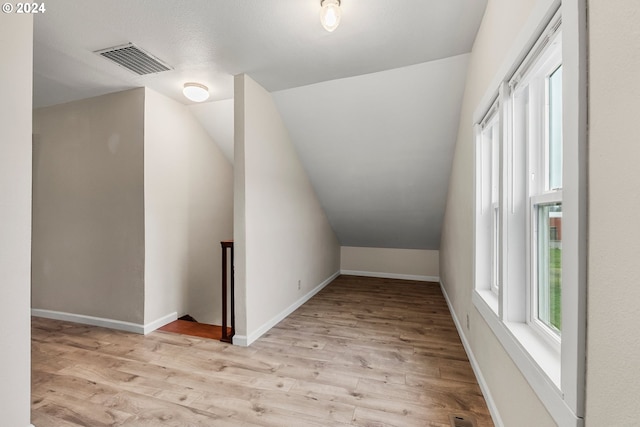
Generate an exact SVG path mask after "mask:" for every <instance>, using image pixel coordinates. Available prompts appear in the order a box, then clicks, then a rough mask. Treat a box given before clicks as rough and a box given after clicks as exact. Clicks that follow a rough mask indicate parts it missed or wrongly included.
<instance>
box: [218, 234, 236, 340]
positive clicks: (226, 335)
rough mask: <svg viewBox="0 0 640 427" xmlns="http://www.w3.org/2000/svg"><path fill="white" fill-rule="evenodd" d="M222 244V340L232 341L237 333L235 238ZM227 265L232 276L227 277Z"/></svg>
mask: <svg viewBox="0 0 640 427" xmlns="http://www.w3.org/2000/svg"><path fill="white" fill-rule="evenodd" d="M220 245H221V246H222V338H220V341H222V342H226V343H232V338H233V335H234V334H235V333H236V318H235V302H234V286H233V276H234V274H233V273H234V271H233V240H223V241H222V242H220ZM227 252H231V257H230V259H228V258H227ZM227 266H230V267H231V277H230V279H227ZM227 284H228V287H229V295H228V296H227ZM227 300H229V305H231V328H230V330H229V329H227V317H228V307H227Z"/></svg>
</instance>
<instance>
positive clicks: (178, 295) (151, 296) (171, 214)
mask: <svg viewBox="0 0 640 427" xmlns="http://www.w3.org/2000/svg"><path fill="white" fill-rule="evenodd" d="M145 94H146V99H145V119H144V129H145V135H144V192H145V193H144V201H145V213H144V217H145V316H144V317H145V324H148V323H150V322H153V321H155V320H157V319H160V318H163V317H164V316H167V315H169V314H171V313H172V312H177V313H178V316H181V315H184V314H190V315H191V316H193V317H195V318H196V319H197V320H198V321H199V322H204V323H215V324H220V322H221V307H222V305H221V274H222V273H221V261H220V260H221V248H220V241H221V240H227V239H230V238H232V237H233V195H232V191H233V170H232V168H231V164H230V163H229V161H228V160H227V158H226V157H225V156H224V155H223V153H222V152H221V151H220V148H219V147H218V145H217V144H216V142H215V141H213V140H212V139H211V138H210V137H209V135H208V134H207V132H206V131H205V130H204V129H203V128H202V126H201V125H200V124H199V123H198V121H197V120H196V119H195V117H194V116H193V115H192V113H191V112H190V111H189V109H188V108H187V107H186V106H184V105H182V104H180V103H178V102H176V101H174V100H172V99H169V98H167V97H165V96H163V95H160V94H159V93H157V92H155V91H153V90H150V89H146V90H145ZM212 119H217V118H212Z"/></svg>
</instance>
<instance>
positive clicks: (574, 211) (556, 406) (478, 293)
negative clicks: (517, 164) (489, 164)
mask: <svg viewBox="0 0 640 427" xmlns="http://www.w3.org/2000/svg"><path fill="white" fill-rule="evenodd" d="M557 10H560V11H561V14H562V32H563V38H562V50H563V58H562V64H563V145H564V148H563V159H564V160H563V162H564V163H563V187H564V188H563V192H562V199H563V200H562V202H563V231H562V233H563V241H571V242H573V248H572V249H571V250H569V251H565V250H564V249H565V248H564V247H563V272H562V275H563V276H562V280H563V296H562V298H563V302H562V304H563V307H562V329H563V333H562V343H561V348H562V350H561V352H560V353H558V352H557V351H556V349H554V348H553V346H551V345H549V343H548V342H547V341H546V340H545V339H542V338H541V336H540V335H539V334H537V333H532V329H531V328H530V327H527V324H526V321H520V319H516V320H515V321H512V320H511V319H509V318H508V317H509V315H508V313H504V312H503V310H504V307H503V306H504V301H505V300H506V299H508V298H511V297H512V296H511V295H508V293H509V291H508V290H507V289H506V288H507V287H506V286H501V291H500V294H499V295H498V296H497V297H496V296H495V294H494V293H493V292H491V291H490V290H486V289H474V291H473V293H472V301H473V303H474V305H475V306H476V308H477V309H478V311H479V312H480V313H481V315H482V316H483V318H484V319H485V321H486V322H487V324H488V325H489V326H490V328H491V330H492V331H493V333H494V334H495V335H496V337H497V338H498V340H499V341H500V343H501V344H502V346H503V347H504V349H505V350H506V352H507V353H508V354H509V355H510V357H511V358H512V360H513V361H514V363H515V364H516V366H517V367H518V368H519V370H520V371H521V372H522V374H523V376H524V377H525V378H526V380H527V381H528V383H529V385H530V386H531V388H532V389H533V391H534V392H535V393H536V395H537V396H538V398H539V399H540V401H541V402H542V403H543V405H544V406H545V407H546V409H547V410H548V411H549V413H550V414H551V416H552V417H553V419H554V420H555V421H556V422H557V423H558V425H562V426H577V427H581V426H583V425H584V410H585V403H584V402H585V399H584V392H585V329H586V309H585V308H586V296H585V295H586V196H587V193H586V154H587V152H586V144H585V143H584V142H585V141H586V105H587V102H586V97H587V85H586V81H587V79H586V40H587V32H586V0H563V1H562V4H561V1H560V0H548V1H546V2H540V3H538V4H537V5H536V6H535V7H534V10H533V11H532V13H531V19H530V20H529V22H528V23H527V25H526V26H525V27H524V29H523V31H522V33H521V35H520V36H519V37H518V39H516V42H515V45H514V48H513V49H512V51H511V52H510V53H509V55H507V58H506V60H505V63H504V64H503V66H502V67H501V68H500V70H499V72H498V73H497V75H496V78H494V80H493V83H492V84H491V85H490V86H489V87H488V89H489V90H488V92H487V93H486V94H485V96H484V97H483V101H482V102H481V103H480V104H479V108H478V109H477V110H476V114H474V120H475V122H476V123H478V122H479V120H480V119H481V118H482V117H483V116H484V115H485V113H486V111H487V109H488V108H487V106H489V105H491V104H492V101H493V100H494V99H495V96H496V92H497V89H499V90H500V94H501V99H502V100H504V97H503V95H504V92H505V91H504V90H503V89H504V86H505V85H506V82H508V81H509V80H510V79H511V77H512V76H513V75H514V73H515V70H517V68H518V67H519V65H520V64H521V63H522V61H523V60H524V58H525V56H526V55H527V54H528V52H529V51H530V50H531V47H532V46H533V44H534V43H535V42H536V40H538V38H539V36H540V34H542V32H543V30H544V29H545V28H546V26H547V24H548V23H549V22H550V20H551V18H552V17H553V16H554V14H555V13H556V11H557ZM514 64H516V65H514ZM503 105H504V104H503ZM503 110H504V111H503V118H504V117H506V116H508V114H510V112H509V108H503ZM506 122H507V123H508V121H506ZM506 131H507V132H510V131H511V129H507V130H506ZM503 151H504V150H503ZM506 154H507V155H509V153H506ZM568 158H569V159H571V160H572V161H569V162H567V159H568ZM506 172H507V173H511V171H506ZM507 191H509V189H508V188H506V187H503V193H506V192H507ZM505 197H506V196H505ZM550 197H553V196H550ZM503 202H504V200H501V203H503ZM503 209H504V210H503V212H504V211H505V210H509V209H511V208H510V207H505V208H503ZM503 226H504V224H503ZM474 236H475V233H474ZM474 238H475V237H474ZM502 240H503V243H504V237H502ZM563 246H564V244H563ZM474 248H475V241H474ZM504 250H505V249H504V248H503V251H504ZM503 259H504V258H503ZM474 263H475V259H474ZM474 269H475V264H474ZM568 284H570V285H568ZM522 320H525V319H522Z"/></svg>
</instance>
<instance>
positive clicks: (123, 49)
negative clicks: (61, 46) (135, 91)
mask: <svg viewBox="0 0 640 427" xmlns="http://www.w3.org/2000/svg"><path fill="white" fill-rule="evenodd" d="M94 53H97V54H98V55H100V56H103V57H105V58H107V59H110V60H112V61H113V62H115V63H116V64H118V65H120V66H121V67H124V68H126V69H127V70H129V71H133V72H134V73H136V74H139V75H141V76H143V75H145V74H153V73H160V72H162V71H168V70H171V69H172V67H170V66H169V65H167V64H165V63H164V62H162V61H161V60H159V59H158V58H156V57H155V56H153V55H151V54H149V53H147V52H145V51H144V50H142V49H140V48H139V47H138V46H136V45H134V44H133V43H127V44H124V45H120V46H114V47H110V48H107V49H102V50H96V51H95V52H94Z"/></svg>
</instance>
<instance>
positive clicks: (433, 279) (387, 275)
mask: <svg viewBox="0 0 640 427" xmlns="http://www.w3.org/2000/svg"><path fill="white" fill-rule="evenodd" d="M340 274H344V275H346V276H365V277H380V278H382V279H401V280H417V281H420V282H436V283H438V282H439V281H440V277H438V276H418V275H415V274H398V273H380V272H375V271H357V270H340Z"/></svg>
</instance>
